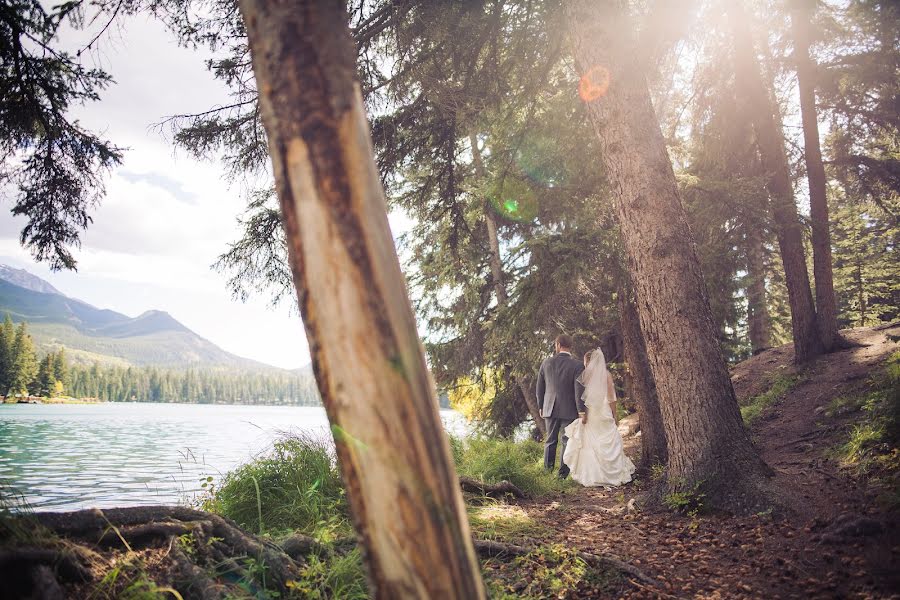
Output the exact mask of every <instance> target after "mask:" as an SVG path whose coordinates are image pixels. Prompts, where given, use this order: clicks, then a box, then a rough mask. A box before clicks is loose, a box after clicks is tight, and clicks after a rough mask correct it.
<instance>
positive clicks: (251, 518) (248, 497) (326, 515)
mask: <svg viewBox="0 0 900 600" xmlns="http://www.w3.org/2000/svg"><path fill="white" fill-rule="evenodd" d="M203 508H205V509H207V510H211V511H213V512H217V513H220V514H222V515H224V516H226V517H228V518H230V519H232V520H233V521H234V522H235V523H237V524H238V525H240V526H241V527H245V528H247V529H249V530H251V531H257V532H260V533H264V532H269V533H278V532H286V531H289V530H301V531H304V532H306V533H309V534H311V535H315V536H316V537H320V538H322V537H326V538H327V537H328V536H329V535H331V534H333V533H335V531H336V530H339V529H346V528H349V525H348V523H347V514H348V512H347V511H348V509H347V502H346V499H345V497H344V487H343V483H342V482H341V478H340V475H339V473H338V470H337V466H336V464H335V459H334V456H333V453H332V450H331V447H330V445H329V444H328V442H327V441H326V440H323V439H319V438H314V437H311V436H297V435H292V436H289V437H285V438H282V439H281V440H278V441H277V442H275V445H274V448H273V449H272V451H271V453H269V454H267V455H265V456H262V457H260V458H257V459H255V460H253V461H251V462H249V463H247V464H244V465H242V466H240V467H238V468H237V469H235V470H234V471H231V472H229V473H228V474H226V475H225V476H224V477H223V478H222V481H221V482H220V484H219V486H218V489H216V490H215V492H213V493H211V495H210V496H209V497H207V498H206V500H205V501H204V503H203Z"/></svg>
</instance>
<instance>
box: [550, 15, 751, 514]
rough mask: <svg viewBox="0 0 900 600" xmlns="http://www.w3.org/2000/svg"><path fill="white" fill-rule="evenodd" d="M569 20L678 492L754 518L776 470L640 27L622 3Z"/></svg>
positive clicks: (673, 483)
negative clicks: (675, 163) (701, 255)
mask: <svg viewBox="0 0 900 600" xmlns="http://www.w3.org/2000/svg"><path fill="white" fill-rule="evenodd" d="M566 8H567V21H568V25H569V29H570V32H571V34H572V47H573V58H574V59H575V61H576V64H577V65H578V66H579V68H580V70H581V71H582V73H584V77H586V78H589V80H588V82H587V84H586V85H585V86H584V87H586V88H588V90H589V91H590V92H591V93H590V94H588V95H586V96H585V97H584V100H585V104H586V107H587V111H588V114H589V115H590V118H591V121H592V123H593V125H594V132H595V134H596V136H597V138H598V140H599V142H600V150H601V151H600V153H599V156H600V158H601V160H602V161H603V165H604V167H605V169H606V172H607V174H608V176H609V178H610V179H611V182H612V185H613V189H614V190H615V200H616V212H617V214H618V221H619V227H620V229H621V232H622V243H623V246H624V247H625V249H626V256H627V257H628V266H629V272H630V275H631V279H632V282H633V284H634V289H635V295H636V297H637V308H638V310H637V312H638V316H639V320H640V329H641V331H642V332H643V334H644V337H645V340H646V346H647V354H648V358H649V362H650V366H651V370H652V372H653V377H654V380H655V382H656V387H657V391H658V394H659V401H660V402H659V403H660V410H661V413H662V417H663V425H664V427H665V433H666V442H667V444H668V455H669V464H668V472H667V485H668V487H669V489H670V490H684V489H695V486H702V487H703V489H704V490H705V491H706V494H707V498H708V500H709V501H710V502H711V503H713V504H718V505H720V506H731V507H736V508H738V509H740V510H747V509H752V508H753V507H754V506H755V505H756V504H757V503H758V502H759V501H761V500H762V498H763V495H764V483H763V478H764V476H765V475H766V474H767V473H768V468H767V467H766V465H765V464H764V463H763V462H762V460H761V459H760V457H759V455H758V453H757V451H756V449H755V448H754V447H753V444H752V443H751V441H750V438H749V435H748V433H747V431H746V429H745V428H744V425H743V421H742V419H741V414H740V411H739V410H738V405H737V400H736V398H735V394H734V389H733V387H732V385H731V380H730V378H729V376H728V371H727V369H726V366H725V361H724V360H723V357H722V354H721V350H720V347H719V342H718V336H717V334H716V327H715V323H714V321H713V317H712V312H711V310H710V305H709V299H708V295H707V291H706V284H705V282H704V280H703V276H702V273H701V271H700V264H699V261H698V259H697V255H696V251H695V248H694V242H693V240H692V239H691V234H690V228H689V226H688V224H687V218H686V215H685V213H684V209H683V207H682V204H681V200H680V198H679V195H678V189H677V184H676V181H675V176H674V173H673V171H672V163H671V161H670V159H669V156H668V154H667V153H666V148H665V144H664V141H663V136H662V131H661V130H660V127H659V121H658V119H657V118H656V114H655V112H654V109H653V106H652V104H651V101H650V94H649V90H648V89H647V84H646V80H645V77H644V73H643V72H642V71H641V70H640V69H639V68H637V67H635V64H634V56H635V53H636V51H637V46H636V45H635V42H634V38H633V36H632V31H633V27H632V25H631V23H630V21H629V18H628V17H627V16H626V14H625V12H624V10H623V9H622V6H621V4H620V3H619V2H617V1H616V0H605V1H603V2H595V1H590V0H572V1H570V2H569V3H567V5H566ZM598 65H602V69H603V70H604V72H605V76H601V75H599V74H598V72H597V68H598V67H597V66H598ZM582 81H583V82H584V79H583V80H582ZM673 306H677V307H678V310H677V311H674V312H673V311H672V307H673ZM687 339H689V340H691V343H690V344H689V345H685V343H684V340H687Z"/></svg>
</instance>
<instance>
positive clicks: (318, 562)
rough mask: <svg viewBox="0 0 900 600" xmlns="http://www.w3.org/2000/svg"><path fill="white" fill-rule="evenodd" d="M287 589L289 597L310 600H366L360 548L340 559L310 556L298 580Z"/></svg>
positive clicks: (339, 557)
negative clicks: (336, 599)
mask: <svg viewBox="0 0 900 600" xmlns="http://www.w3.org/2000/svg"><path fill="white" fill-rule="evenodd" d="M289 587H290V588H291V591H292V592H293V593H292V596H294V597H297V598H308V599H310V600H325V599H326V598H341V599H342V600H365V599H367V598H368V597H369V590H368V587H367V585H366V573H365V570H364V568H363V564H362V557H361V556H360V552H359V549H354V550H352V551H351V552H349V553H347V554H345V555H343V556H340V555H334V556H331V557H327V558H320V557H318V556H310V557H309V559H308V560H307V564H306V566H305V567H303V571H302V572H301V575H300V578H299V579H298V580H297V581H295V582H293V583H291V584H289Z"/></svg>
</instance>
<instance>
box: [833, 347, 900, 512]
mask: <svg viewBox="0 0 900 600" xmlns="http://www.w3.org/2000/svg"><path fill="white" fill-rule="evenodd" d="M855 403H857V404H859V405H860V410H859V411H858V415H859V416H858V417H857V419H856V423H854V424H853V425H852V427H851V428H850V430H849V433H848V435H847V438H846V440H845V441H844V442H843V443H842V444H841V445H839V446H838V447H837V448H835V449H834V450H832V451H831V453H830V454H831V456H832V458H834V459H836V460H838V462H839V463H840V464H841V466H842V467H844V468H845V469H848V470H850V471H851V472H853V473H855V474H856V475H858V476H861V477H863V476H864V477H866V478H867V479H868V482H869V485H870V486H872V487H873V488H875V489H880V490H881V493H880V494H879V501H880V502H881V503H882V504H883V505H885V506H887V507H888V508H889V509H895V510H896V509H900V351H898V352H894V353H893V354H892V355H891V356H890V358H889V359H888V360H887V362H886V363H885V365H884V367H883V368H882V369H881V370H880V371H879V372H878V373H876V374H875V375H874V376H873V377H872V378H871V380H870V385H869V390H868V392H866V393H864V394H860V395H858V397H856V399H855ZM826 413H827V411H826Z"/></svg>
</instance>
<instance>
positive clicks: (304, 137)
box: [240, 0, 485, 598]
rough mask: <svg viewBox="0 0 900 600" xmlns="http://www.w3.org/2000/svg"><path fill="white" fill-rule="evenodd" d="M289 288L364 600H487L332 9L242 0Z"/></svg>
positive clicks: (341, 21)
mask: <svg viewBox="0 0 900 600" xmlns="http://www.w3.org/2000/svg"><path fill="white" fill-rule="evenodd" d="M240 9H241V13H242V15H243V18H244V23H245V24H246V27H247V36H248V40H249V43H250V49H251V55H252V59H253V69H254V73H255V75H256V81H257V84H258V87H259V90H260V106H261V109H262V116H263V123H264V125H265V128H266V134H267V136H268V143H269V153H270V155H271V159H272V168H273V173H274V176H275V184H276V189H277V191H278V196H279V199H280V201H281V209H282V217H283V220H284V227H285V231H286V236H287V241H288V252H289V258H290V264H291V270H292V274H293V279H294V285H295V286H296V288H297V296H298V300H299V305H300V309H301V313H302V316H303V322H304V326H305V328H306V334H307V338H308V340H309V348H310V354H311V355H312V363H313V370H314V372H315V375H316V381H317V383H318V386H319V391H320V393H321V396H322V401H323V403H324V405H325V409H326V411H327V412H328V417H329V420H330V421H331V429H332V433H333V434H334V438H335V446H336V449H337V457H338V462H339V464H340V468H341V473H342V475H343V478H344V483H345V486H346V490H347V496H348V499H349V503H350V509H351V514H352V516H353V521H354V525H355V527H356V531H357V534H358V536H359V538H360V542H361V546H362V547H363V552H364V558H365V562H366V565H367V569H368V575H369V582H370V587H371V589H372V592H373V594H374V596H375V597H376V598H484V597H485V590H484V586H483V584H482V581H481V573H480V568H479V565H478V562H477V559H476V555H475V552H474V549H473V546H472V540H471V533H470V531H469V525H468V521H467V519H466V512H465V506H464V505H463V499H462V493H461V491H460V489H459V480H458V478H457V476H456V472H455V468H454V466H453V460H452V458H451V454H450V448H449V444H448V441H447V437H446V434H445V432H444V430H443V427H442V425H441V420H440V416H439V414H438V403H437V398H436V396H435V391H434V385H433V382H432V380H431V378H430V375H429V373H428V369H427V367H426V363H425V356H424V353H423V349H422V345H421V342H420V341H419V337H418V334H417V331H416V322H415V318H414V316H413V312H412V309H411V307H410V303H409V298H408V295H407V291H406V284H405V282H404V279H403V274H402V272H401V270H400V264H399V261H398V259H397V254H396V250H395V248H394V243H393V239H392V237H391V232H390V228H389V226H388V220H387V213H386V205H385V200H384V192H383V190H382V188H381V184H380V181H379V178H378V172H377V169H376V167H375V162H374V159H373V155H372V147H371V140H370V138H369V134H368V126H367V122H366V116H365V113H364V110H363V104H362V96H361V93H360V86H359V82H358V80H357V78H356V56H355V51H354V46H353V42H352V41H351V39H350V34H349V31H348V28H347V22H348V19H347V16H346V14H345V12H344V8H343V4H342V3H339V2H332V1H329V0H306V1H296V2H275V1H273V0H240Z"/></svg>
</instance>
